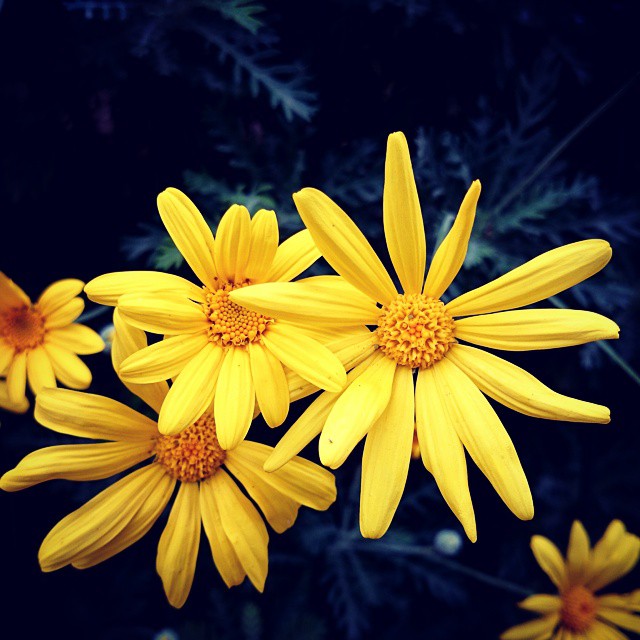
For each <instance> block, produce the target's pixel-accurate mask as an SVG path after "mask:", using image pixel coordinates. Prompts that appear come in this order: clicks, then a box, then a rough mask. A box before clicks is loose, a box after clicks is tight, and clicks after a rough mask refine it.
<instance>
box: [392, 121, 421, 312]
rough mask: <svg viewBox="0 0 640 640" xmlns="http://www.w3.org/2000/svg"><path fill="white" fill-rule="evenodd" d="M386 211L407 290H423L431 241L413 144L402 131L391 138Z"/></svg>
mask: <svg viewBox="0 0 640 640" xmlns="http://www.w3.org/2000/svg"><path fill="white" fill-rule="evenodd" d="M383 212H384V213H383V223H384V235H385V237H386V239H387V247H388V248H389V255H390V256H391V261H392V262H393V266H394V267H395V270H396V273H397V274H398V278H399V279H400V283H401V284H402V287H403V289H404V291H405V293H420V290H421V288H422V281H423V278H424V267H425V263H426V260H427V244H426V241H425V236H424V223H423V221H422V211H421V210H420V201H419V199H418V190H417V188H416V181H415V178H414V177H413V169H412V167H411V157H410V156H409V146H408V145H407V139H406V138H405V136H404V133H401V132H400V131H398V132H396V133H392V134H391V135H390V136H389V138H388V141H387V158H386V162H385V167H384V194H383ZM386 302H388V300H387V301H386Z"/></svg>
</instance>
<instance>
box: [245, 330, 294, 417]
mask: <svg viewBox="0 0 640 640" xmlns="http://www.w3.org/2000/svg"><path fill="white" fill-rule="evenodd" d="M249 358H250V360H251V377H252V378H253V385H254V387H255V391H256V399H257V400H258V406H259V407H260V411H261V412H262V415H263V416H264V419H265V421H266V423H267V424H268V425H269V426H270V427H277V426H279V425H281V424H282V423H283V422H284V421H285V419H286V417H287V414H288V413H289V385H288V383H287V376H286V375H285V373H284V369H283V368H282V365H281V364H280V360H278V359H277V358H276V357H275V356H274V355H273V354H272V353H271V351H269V350H268V349H265V348H264V347H263V346H262V345H261V344H260V343H257V342H252V343H250V344H249Z"/></svg>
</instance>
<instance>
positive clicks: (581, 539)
mask: <svg viewBox="0 0 640 640" xmlns="http://www.w3.org/2000/svg"><path fill="white" fill-rule="evenodd" d="M590 555H591V545H590V543H589V535H588V534H587V532H586V531H585V528H584V526H583V525H582V523H581V522H580V521H579V520H574V521H573V525H572V526H571V534H570V535H569V546H568V548H567V576H568V579H569V582H570V584H583V582H584V577H585V571H586V569H587V566H588V564H589V557H590Z"/></svg>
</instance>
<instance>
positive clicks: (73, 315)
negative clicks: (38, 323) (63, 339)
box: [44, 298, 84, 331]
mask: <svg viewBox="0 0 640 640" xmlns="http://www.w3.org/2000/svg"><path fill="white" fill-rule="evenodd" d="M83 311H84V300H83V299H82V298H72V299H71V300H69V302H66V303H65V304H63V305H62V306H60V307H58V308H57V309H56V310H55V311H53V312H52V313H50V314H49V315H47V316H46V317H45V320H44V327H45V329H47V331H51V330H52V329H59V328H60V327H65V326H66V325H68V324H71V323H72V322H73V321H74V320H76V319H77V318H78V316H79V315H80V314H81V313H82V312H83Z"/></svg>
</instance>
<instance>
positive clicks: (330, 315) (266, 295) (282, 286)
mask: <svg viewBox="0 0 640 640" xmlns="http://www.w3.org/2000/svg"><path fill="white" fill-rule="evenodd" d="M229 298H230V299H231V300H232V301H233V302H235V303H236V304H239V305H242V306H243V307H247V309H251V310H252V311H257V312H259V313H263V314H265V315H269V316H272V317H274V318H279V319H281V320H288V321H291V322H297V323H300V324H303V323H308V324H311V325H316V324H327V325H333V326H337V327H339V326H341V325H342V326H350V325H358V324H377V322H378V317H379V316H380V309H379V308H378V307H377V306H376V305H375V303H374V302H373V300H371V299H370V298H368V297H367V296H366V295H364V294H363V293H362V292H361V291H359V290H358V289H356V288H355V287H354V286H353V285H351V284H349V283H348V282H346V281H345V280H343V279H342V278H340V277H339V276H316V277H315V278H308V279H306V280H301V281H299V282H267V283H264V284H257V285H254V286H252V287H243V288H242V289H236V290H235V291H232V292H231V293H230V294H229Z"/></svg>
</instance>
